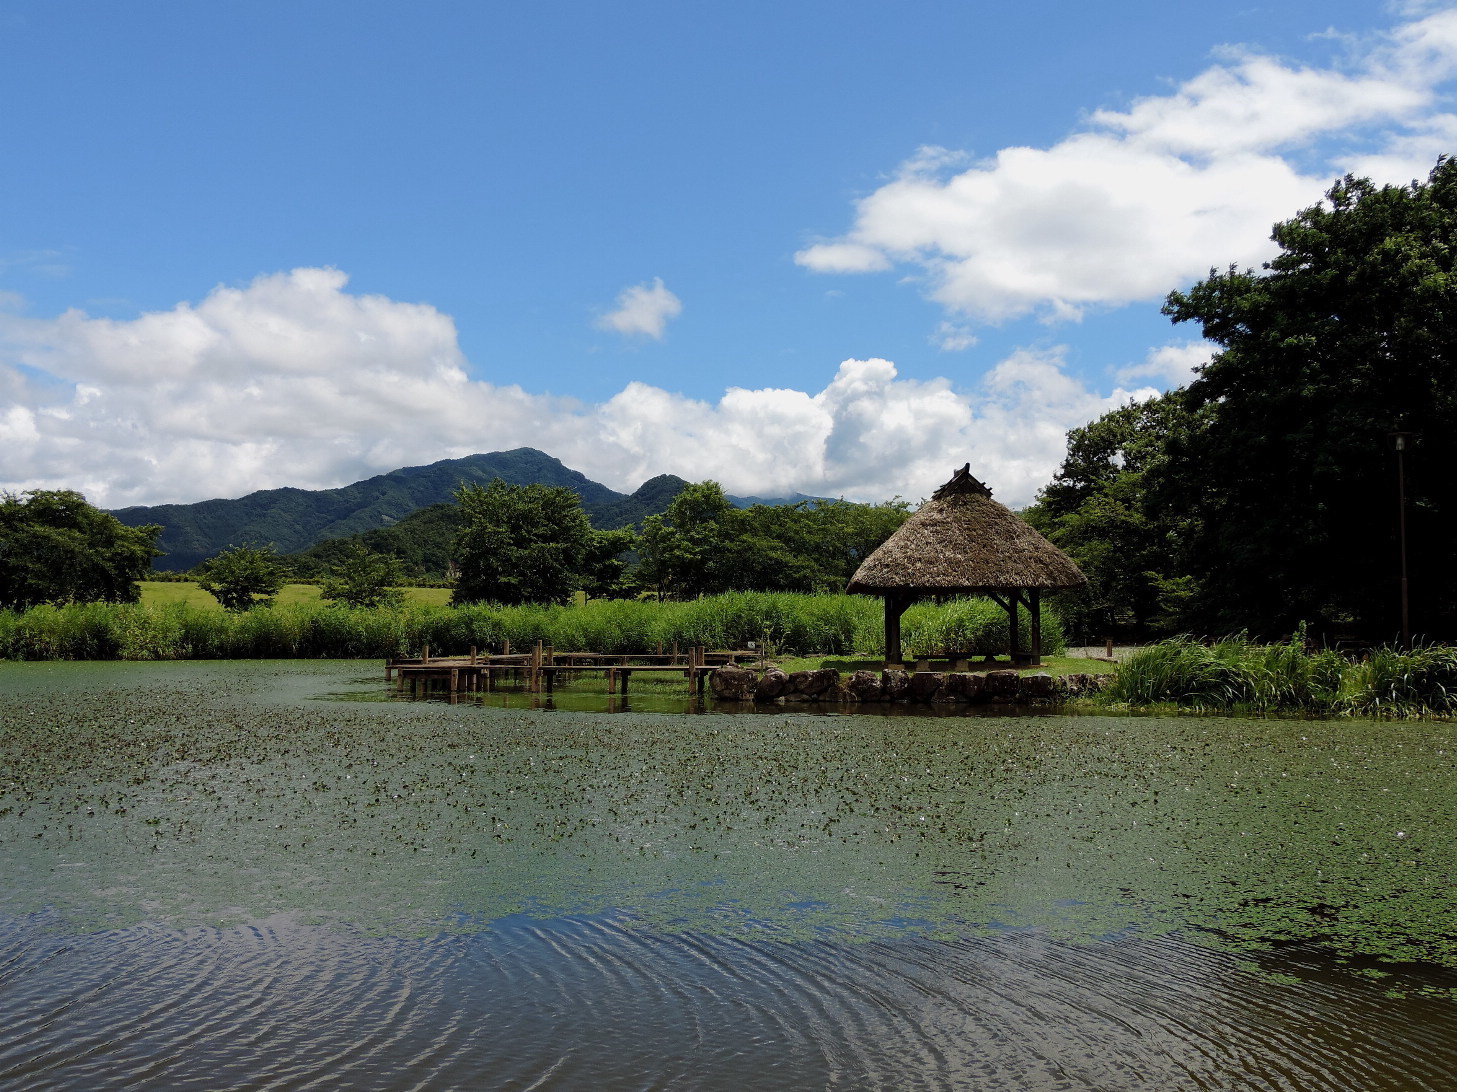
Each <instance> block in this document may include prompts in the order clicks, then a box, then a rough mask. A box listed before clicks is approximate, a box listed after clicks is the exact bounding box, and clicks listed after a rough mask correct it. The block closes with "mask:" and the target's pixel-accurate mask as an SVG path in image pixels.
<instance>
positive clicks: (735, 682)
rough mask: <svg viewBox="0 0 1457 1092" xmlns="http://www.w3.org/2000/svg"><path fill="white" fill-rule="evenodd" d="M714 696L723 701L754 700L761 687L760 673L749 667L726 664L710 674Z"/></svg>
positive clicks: (710, 683) (709, 683) (709, 682)
mask: <svg viewBox="0 0 1457 1092" xmlns="http://www.w3.org/2000/svg"><path fill="white" fill-rule="evenodd" d="M708 685H709V686H710V687H712V688H713V696H714V697H716V698H719V699H721V700H723V701H753V700H754V691H755V690H757V689H758V687H759V674H758V672H756V671H751V670H749V669H748V668H747V667H738V666H736V665H734V664H725V665H724V666H723V667H720V668H717V669H715V670H714V672H713V673H712V674H711V675H709V676H708Z"/></svg>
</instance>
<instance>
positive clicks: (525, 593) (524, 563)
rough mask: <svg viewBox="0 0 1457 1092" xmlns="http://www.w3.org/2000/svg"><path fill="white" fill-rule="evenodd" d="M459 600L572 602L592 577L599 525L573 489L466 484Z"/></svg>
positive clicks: (461, 495)
mask: <svg viewBox="0 0 1457 1092" xmlns="http://www.w3.org/2000/svg"><path fill="white" fill-rule="evenodd" d="M455 498H456V501H457V502H458V503H459V505H460V509H461V516H462V519H463V520H464V526H463V527H462V529H461V531H460V534H459V535H457V536H456V540H455V560H456V563H457V564H458V565H459V566H460V576H459V578H458V579H457V580H456V584H455V591H454V594H453V595H452V597H451V601H452V602H454V603H476V602H481V601H490V602H495V603H564V602H566V601H567V600H569V599H570V598H571V597H572V596H573V594H575V593H576V592H577V591H578V590H580V589H582V588H583V587H585V586H586V585H587V583H588V581H589V574H588V571H587V562H588V548H589V547H590V546H591V544H592V527H591V524H589V523H588V522H587V516H586V514H585V513H584V512H583V511H582V503H581V501H580V499H579V498H578V497H577V495H576V494H575V493H573V492H572V491H571V490H570V489H564V488H561V487H560V486H550V485H507V484H506V483H505V482H503V481H501V480H500V479H499V478H498V479H496V480H495V481H493V482H491V484H490V485H485V486H482V485H462V486H461V487H460V488H459V489H457V490H456V492H455Z"/></svg>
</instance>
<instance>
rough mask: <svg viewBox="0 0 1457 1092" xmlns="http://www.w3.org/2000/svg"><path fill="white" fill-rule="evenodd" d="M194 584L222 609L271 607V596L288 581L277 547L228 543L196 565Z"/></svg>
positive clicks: (240, 609) (286, 570)
mask: <svg viewBox="0 0 1457 1092" xmlns="http://www.w3.org/2000/svg"><path fill="white" fill-rule="evenodd" d="M194 572H195V573H196V574H197V586H198V587H200V588H201V589H202V590H203V591H205V592H207V593H208V594H209V595H211V596H212V597H213V598H215V599H216V600H217V601H218V602H219V603H221V604H222V606H223V609H224V610H238V611H242V610H251V609H252V608H253V607H271V606H273V597H274V596H275V595H277V594H278V590H279V589H280V588H282V587H283V585H284V583H285V582H287V580H288V575H289V573H288V568H287V567H286V566H285V565H284V564H283V562H282V560H281V559H280V558H279V556H278V550H277V549H275V548H274V547H273V546H272V545H271V544H270V545H268V546H230V547H228V548H227V549H226V550H224V551H223V552H222V553H220V554H218V555H217V556H216V557H211V558H209V559H208V560H206V561H204V562H203V563H202V564H201V565H199V566H198V567H197V568H196V569H195V570H194Z"/></svg>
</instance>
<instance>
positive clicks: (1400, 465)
mask: <svg viewBox="0 0 1457 1092" xmlns="http://www.w3.org/2000/svg"><path fill="white" fill-rule="evenodd" d="M1410 435H1411V433H1409V432H1393V433H1392V434H1391V437H1392V439H1393V440H1395V441H1396V503H1397V510H1396V511H1397V515H1396V526H1397V538H1398V541H1399V542H1400V547H1401V647H1402V648H1403V649H1405V650H1407V651H1410V649H1411V612H1410V608H1409V605H1408V602H1407V584H1406V441H1407V438H1408V437H1409V436H1410Z"/></svg>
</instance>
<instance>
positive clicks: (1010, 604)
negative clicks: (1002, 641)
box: [1007, 588, 1021, 666]
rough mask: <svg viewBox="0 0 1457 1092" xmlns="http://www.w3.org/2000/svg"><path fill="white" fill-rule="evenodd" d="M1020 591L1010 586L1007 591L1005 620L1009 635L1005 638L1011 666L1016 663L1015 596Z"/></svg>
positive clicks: (1019, 593)
mask: <svg viewBox="0 0 1457 1092" xmlns="http://www.w3.org/2000/svg"><path fill="white" fill-rule="evenodd" d="M1019 595H1021V592H1019V591H1017V589H1016V588H1012V589H1010V590H1009V591H1008V592H1007V622H1008V626H1009V628H1010V630H1011V635H1010V636H1009V637H1008V638H1007V640H1008V646H1007V651H1008V652H1009V653H1010V657H1011V660H1012V664H1013V666H1016V663H1017V597H1018V596H1019Z"/></svg>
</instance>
